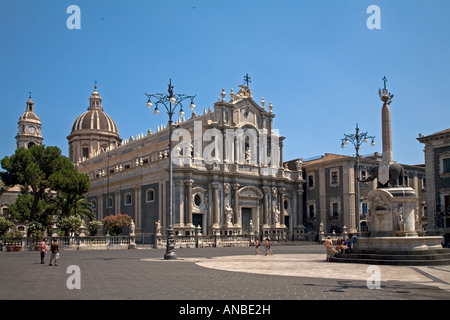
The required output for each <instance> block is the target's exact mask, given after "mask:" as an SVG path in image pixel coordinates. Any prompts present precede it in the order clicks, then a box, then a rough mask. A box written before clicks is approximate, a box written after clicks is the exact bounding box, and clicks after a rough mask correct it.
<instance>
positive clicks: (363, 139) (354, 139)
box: [341, 124, 375, 235]
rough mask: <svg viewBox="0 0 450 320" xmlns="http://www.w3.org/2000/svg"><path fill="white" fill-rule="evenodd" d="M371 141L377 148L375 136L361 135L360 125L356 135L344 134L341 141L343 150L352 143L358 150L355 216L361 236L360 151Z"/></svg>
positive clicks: (357, 229) (365, 133)
mask: <svg viewBox="0 0 450 320" xmlns="http://www.w3.org/2000/svg"><path fill="white" fill-rule="evenodd" d="M369 139H371V140H372V142H371V143H370V145H371V146H372V147H373V146H375V141H374V139H375V136H369V135H368V133H367V132H363V133H359V128H358V124H356V133H355V134H344V138H342V139H341V142H342V143H341V148H342V149H344V148H345V146H346V145H347V144H348V143H349V142H351V143H352V145H353V147H354V148H355V150H356V161H355V214H356V231H357V233H358V235H359V233H360V215H359V149H360V148H361V145H362V144H363V143H367V142H368V141H369Z"/></svg>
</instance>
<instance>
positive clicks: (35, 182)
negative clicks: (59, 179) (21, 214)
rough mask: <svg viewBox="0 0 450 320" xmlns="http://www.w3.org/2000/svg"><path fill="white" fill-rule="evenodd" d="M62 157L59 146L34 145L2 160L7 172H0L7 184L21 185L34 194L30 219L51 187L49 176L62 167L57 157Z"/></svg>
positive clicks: (33, 216) (34, 215) (33, 218)
mask: <svg viewBox="0 0 450 320" xmlns="http://www.w3.org/2000/svg"><path fill="white" fill-rule="evenodd" d="M60 157H62V155H61V150H60V149H59V148H58V147H45V146H42V145H34V146H32V147H31V148H30V149H25V148H18V149H17V150H16V152H15V153H14V154H13V155H12V156H10V157H4V158H3V159H2V161H1V164H2V167H3V169H5V170H6V171H5V172H0V178H1V179H2V180H3V182H4V183H5V184H6V185H7V186H14V185H21V186H22V187H23V189H24V190H27V191H28V190H29V191H30V193H31V194H32V195H33V203H32V205H31V210H30V220H31V221H34V220H35V217H36V212H37V207H38V203H39V200H41V199H43V195H44V193H45V191H46V189H48V188H49V187H50V182H49V178H50V176H51V175H52V174H53V173H55V172H57V171H58V170H59V169H60V167H59V166H58V165H59V162H58V161H57V159H59V158H60Z"/></svg>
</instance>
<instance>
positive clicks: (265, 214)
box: [262, 187, 270, 228]
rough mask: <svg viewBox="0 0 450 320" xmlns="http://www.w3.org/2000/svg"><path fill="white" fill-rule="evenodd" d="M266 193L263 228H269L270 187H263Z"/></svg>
mask: <svg viewBox="0 0 450 320" xmlns="http://www.w3.org/2000/svg"><path fill="white" fill-rule="evenodd" d="M262 190H263V192H264V207H263V228H268V227H269V194H270V188H269V187H262Z"/></svg>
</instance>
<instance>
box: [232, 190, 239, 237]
mask: <svg viewBox="0 0 450 320" xmlns="http://www.w3.org/2000/svg"><path fill="white" fill-rule="evenodd" d="M231 187H232V188H233V193H234V202H233V224H234V227H236V228H238V227H239V193H238V190H239V184H238V183H235V184H232V185H231Z"/></svg>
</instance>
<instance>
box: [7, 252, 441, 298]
mask: <svg viewBox="0 0 450 320" xmlns="http://www.w3.org/2000/svg"><path fill="white" fill-rule="evenodd" d="M272 249H273V251H274V255H273V256H256V255H254V248H253V247H247V248H201V249H178V250H177V251H176V253H177V256H178V258H179V259H178V260H175V261H165V260H163V255H164V250H161V249H137V250H106V251H63V252H61V254H60V255H61V257H60V260H59V266H48V264H45V265H41V264H40V258H39V253H38V252H0V300H16V299H23V300H39V299H45V300H48V299H57V300H59V299H61V300H63V299H69V300H112V299H114V300H170V301H174V300H175V301H179V303H181V302H182V301H184V300H189V301H192V300H195V301H201V300H227V301H228V300H232V301H266V300H323V299H326V300H353V299H358V300H450V266H433V267H423V266H420V267H414V266H380V279H381V282H380V287H379V288H375V289H369V288H368V282H367V279H368V278H369V277H370V276H371V273H368V272H367V271H368V269H367V268H368V267H369V266H368V265H360V264H342V263H339V264H337V263H327V262H325V250H324V249H325V248H324V247H323V246H321V245H300V246H281V245H273V246H272ZM49 258H50V257H49V256H47V258H46V261H47V263H48V260H49ZM73 265H75V266H77V267H79V284H80V289H76V288H75V289H69V288H68V282H69V278H70V279H73V278H71V277H72V275H75V273H73V271H69V272H68V267H69V266H73ZM70 283H72V284H73V283H75V281H73V282H70ZM70 283H69V285H70Z"/></svg>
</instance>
